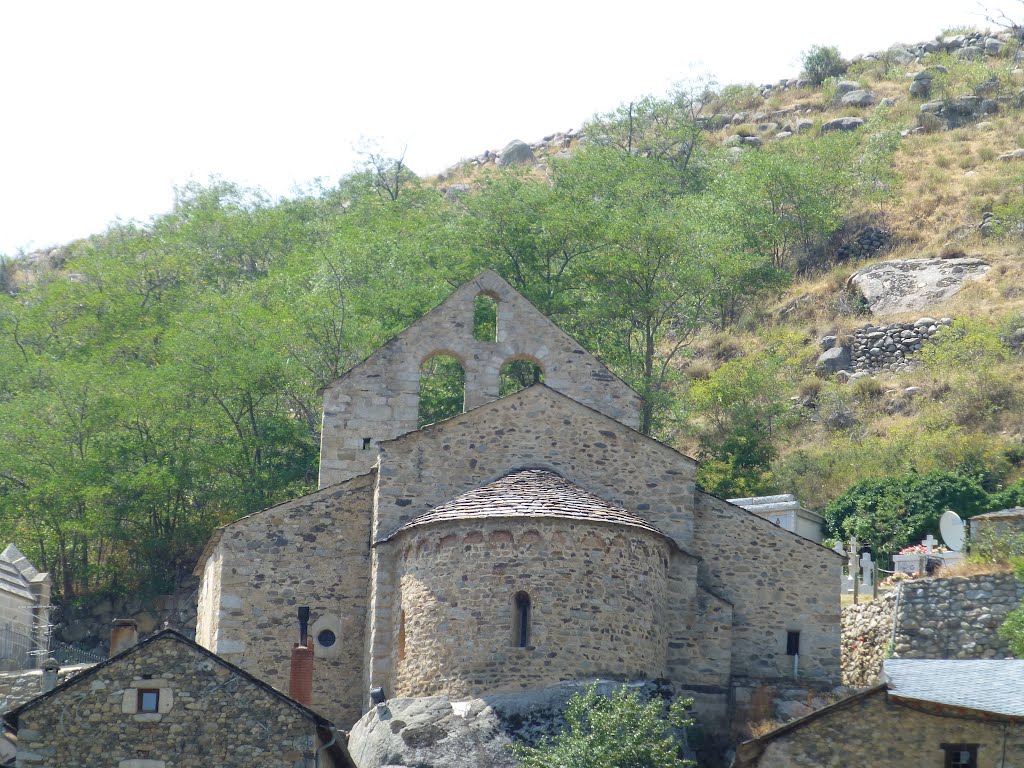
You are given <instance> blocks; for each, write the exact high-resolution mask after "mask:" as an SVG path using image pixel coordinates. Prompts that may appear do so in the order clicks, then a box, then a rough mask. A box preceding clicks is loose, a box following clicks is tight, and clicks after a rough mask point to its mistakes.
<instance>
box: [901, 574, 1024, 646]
mask: <svg viewBox="0 0 1024 768" xmlns="http://www.w3.org/2000/svg"><path fill="white" fill-rule="evenodd" d="M1021 600H1024V584H1021V583H1020V582H1018V581H1017V580H1016V578H1014V576H1013V574H1011V573H995V574H986V575H981V576H957V577H954V578H949V579H918V580H915V581H908V582H904V583H903V594H902V596H901V598H900V605H899V609H898V610H897V614H896V636H895V643H894V645H893V655H894V656H899V657H900V658H904V659H1009V658H1013V654H1011V653H1010V648H1009V646H1008V644H1007V642H1006V641H1005V640H1003V639H1002V638H1001V637H999V633H998V629H999V626H1000V625H1001V624H1002V623H1003V622H1004V621H1005V620H1006V615H1007V614H1008V613H1010V611H1012V610H1014V609H1015V608H1017V607H1018V606H1019V605H1020V604H1021Z"/></svg>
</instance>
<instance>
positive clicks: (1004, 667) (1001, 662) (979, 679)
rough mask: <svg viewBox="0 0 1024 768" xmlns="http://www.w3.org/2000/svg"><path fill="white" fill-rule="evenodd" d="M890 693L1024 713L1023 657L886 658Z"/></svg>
mask: <svg viewBox="0 0 1024 768" xmlns="http://www.w3.org/2000/svg"><path fill="white" fill-rule="evenodd" d="M882 672H883V674H884V675H885V678H886V681H887V687H888V691H889V696H890V697H893V698H897V699H913V700H915V701H926V702H931V703H933V704H943V705H946V706H950V707H961V708H963V709H973V710H976V711H979V712H991V713H993V714H998V715H1008V716H1010V717H1024V694H1022V691H1024V659H886V660H885V663H884V665H883V667H882Z"/></svg>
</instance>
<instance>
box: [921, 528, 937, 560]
mask: <svg viewBox="0 0 1024 768" xmlns="http://www.w3.org/2000/svg"><path fill="white" fill-rule="evenodd" d="M921 543H922V544H924V551H925V554H927V555H930V554H931V553H932V547H934V546H935V545H936V544H938V543H939V542H938V541H936V539H935V537H934V536H932V535H931V534H930V533H929V534H928V535H927V536H926V537H925V538H924V539H923V540H922V541H921Z"/></svg>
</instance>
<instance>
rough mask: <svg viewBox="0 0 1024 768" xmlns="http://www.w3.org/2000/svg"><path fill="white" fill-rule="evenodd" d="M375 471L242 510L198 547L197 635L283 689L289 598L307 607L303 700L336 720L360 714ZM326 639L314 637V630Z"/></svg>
mask: <svg viewBox="0 0 1024 768" xmlns="http://www.w3.org/2000/svg"><path fill="white" fill-rule="evenodd" d="M375 479H376V474H375V473H370V474H368V475H362V476H360V477H357V478H354V479H353V480H350V481H349V482H347V483H344V484H341V485H337V486H333V487H331V488H328V489H325V490H322V491H318V492H316V493H313V494H310V495H309V496H304V497H302V498H299V499H295V500H293V501H289V502H286V503H284V504H280V505H278V506H276V507H272V508H270V509H267V510H264V511H262V512H257V513H256V514H253V515H249V516H248V517H245V518H242V519H241V520H238V521H236V522H235V523H232V524H230V525H228V526H225V527H224V528H222V529H221V530H220V531H219V534H218V535H219V542H218V543H217V544H216V545H215V546H214V547H213V548H212V549H211V550H210V551H209V552H208V557H207V558H206V561H205V564H203V566H202V567H203V568H204V578H203V587H202V591H201V592H200V598H199V623H198V627H197V641H198V642H199V643H200V645H203V646H204V647H206V648H209V649H210V650H212V651H214V652H215V653H218V654H220V655H222V656H223V657H224V658H226V659H228V660H229V661H231V662H232V663H234V664H237V665H238V666H240V667H242V668H243V669H245V670H246V671H248V672H251V673H253V674H254V675H256V676H257V677H259V678H261V679H263V680H265V681H267V682H268V683H270V684H271V685H273V686H274V687H275V688H277V689H278V690H281V691H287V690H288V674H289V659H290V657H291V649H292V646H293V645H294V644H295V643H297V642H298V639H299V636H298V618H297V609H298V607H299V606H308V607H309V608H310V611H311V616H310V620H311V622H312V623H311V626H310V634H311V635H312V637H313V640H314V643H315V645H314V654H315V662H314V674H313V708H314V709H316V710H317V711H318V712H321V713H323V715H324V716H325V717H327V718H329V719H331V720H333V721H334V723H335V724H336V725H338V726H341V727H348V726H349V725H351V724H352V723H354V722H355V721H356V720H357V719H358V718H359V716H360V715H361V714H362V707H363V703H364V698H365V697H364V695H363V687H362V684H363V652H364V637H365V635H364V631H365V621H366V606H367V603H368V599H369V598H368V589H369V579H370V576H369V574H370V557H369V540H370V519H371V516H372V510H373V491H374V485H375V483H374V481H375ZM324 630H330V631H331V632H333V633H334V635H335V638H336V642H335V643H334V644H333V645H330V646H329V647H328V646H324V645H322V644H321V643H320V633H321V632H322V631H324Z"/></svg>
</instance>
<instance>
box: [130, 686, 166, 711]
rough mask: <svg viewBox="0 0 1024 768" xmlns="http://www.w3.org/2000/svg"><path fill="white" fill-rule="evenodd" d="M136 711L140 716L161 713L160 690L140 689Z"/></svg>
mask: <svg viewBox="0 0 1024 768" xmlns="http://www.w3.org/2000/svg"><path fill="white" fill-rule="evenodd" d="M135 711H136V712H137V713H138V714H147V713H153V712H159V711H160V689H159V688H139V700H138V705H137V706H136V709H135Z"/></svg>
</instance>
